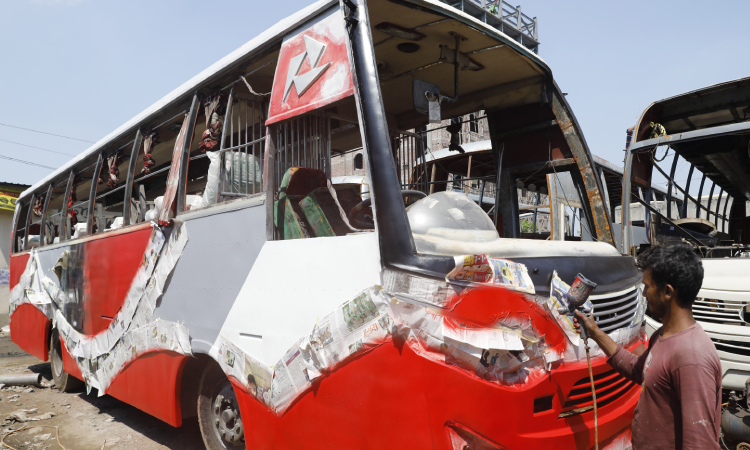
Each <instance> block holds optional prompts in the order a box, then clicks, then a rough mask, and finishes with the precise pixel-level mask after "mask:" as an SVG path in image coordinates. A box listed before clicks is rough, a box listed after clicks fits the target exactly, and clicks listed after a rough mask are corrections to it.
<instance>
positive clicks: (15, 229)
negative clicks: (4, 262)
mask: <svg viewBox="0 0 750 450" xmlns="http://www.w3.org/2000/svg"><path fill="white" fill-rule="evenodd" d="M22 210H23V201H22V200H17V201H16V210H15V211H14V212H13V230H12V231H11V235H10V236H11V243H10V245H11V247H10V252H11V254H13V253H18V252H21V251H22V250H19V249H18V241H17V239H18V238H17V234H18V221H19V220H20V219H21V211H22Z"/></svg>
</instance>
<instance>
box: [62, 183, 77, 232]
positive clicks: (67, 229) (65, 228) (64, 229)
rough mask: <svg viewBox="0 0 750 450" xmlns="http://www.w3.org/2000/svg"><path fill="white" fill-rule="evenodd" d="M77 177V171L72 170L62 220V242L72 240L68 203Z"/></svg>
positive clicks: (64, 200) (66, 188) (66, 190)
mask: <svg viewBox="0 0 750 450" xmlns="http://www.w3.org/2000/svg"><path fill="white" fill-rule="evenodd" d="M75 177H76V172H75V170H71V171H70V173H69V174H68V184H67V186H65V198H64V199H63V211H64V214H63V215H62V217H61V220H60V231H59V232H58V234H59V236H60V242H63V241H67V240H69V239H70V227H69V226H68V219H69V218H70V208H68V202H69V201H70V192H71V190H72V189H73V180H74V179H75Z"/></svg>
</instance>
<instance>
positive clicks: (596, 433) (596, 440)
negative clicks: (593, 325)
mask: <svg viewBox="0 0 750 450" xmlns="http://www.w3.org/2000/svg"><path fill="white" fill-rule="evenodd" d="M583 345H584V346H585V347H586V361H587V362H588V363H589V380H590V381H591V396H592V398H593V399H594V448H595V450H599V413H598V411H597V409H596V388H595V387H594V371H593V370H592V369H591V354H590V353H589V340H588V339H584V340H583Z"/></svg>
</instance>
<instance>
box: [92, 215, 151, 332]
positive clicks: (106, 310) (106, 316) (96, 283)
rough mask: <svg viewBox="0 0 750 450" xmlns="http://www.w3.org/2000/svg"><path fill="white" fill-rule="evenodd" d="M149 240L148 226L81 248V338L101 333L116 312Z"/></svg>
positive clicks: (121, 303)
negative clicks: (82, 259) (83, 292)
mask: <svg viewBox="0 0 750 450" xmlns="http://www.w3.org/2000/svg"><path fill="white" fill-rule="evenodd" d="M150 237H151V226H147V227H143V228H141V229H138V230H136V231H132V232H129V233H122V234H114V235H111V236H108V237H107V239H92V240H90V241H86V242H84V243H83V244H82V245H85V252H84V254H85V255H86V256H85V258H86V260H85V262H84V268H85V269H84V270H85V272H86V273H85V278H86V285H85V300H84V319H83V332H84V334H89V335H95V334H97V333H100V332H101V331H104V330H105V329H107V327H108V326H109V324H110V322H111V318H112V317H114V316H115V315H116V314H117V312H118V311H119V310H120V307H122V305H123V303H124V301H125V295H126V294H127V293H128V290H129V289H130V284H131V283H132V282H133V278H134V277H135V274H136V272H137V271H138V266H139V265H140V264H141V261H143V254H144V252H145V251H146V246H147V245H148V240H149V238H150Z"/></svg>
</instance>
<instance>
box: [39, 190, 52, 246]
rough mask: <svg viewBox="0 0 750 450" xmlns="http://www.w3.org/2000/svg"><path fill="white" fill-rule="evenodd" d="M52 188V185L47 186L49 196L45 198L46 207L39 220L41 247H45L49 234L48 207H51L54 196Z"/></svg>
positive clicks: (43, 207) (43, 208)
mask: <svg viewBox="0 0 750 450" xmlns="http://www.w3.org/2000/svg"><path fill="white" fill-rule="evenodd" d="M52 186H53V185H52V183H50V184H49V186H47V194H46V195H45V198H44V206H42V218H41V219H40V220H39V247H44V241H45V238H46V234H47V207H48V206H49V199H50V197H51V196H52Z"/></svg>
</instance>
